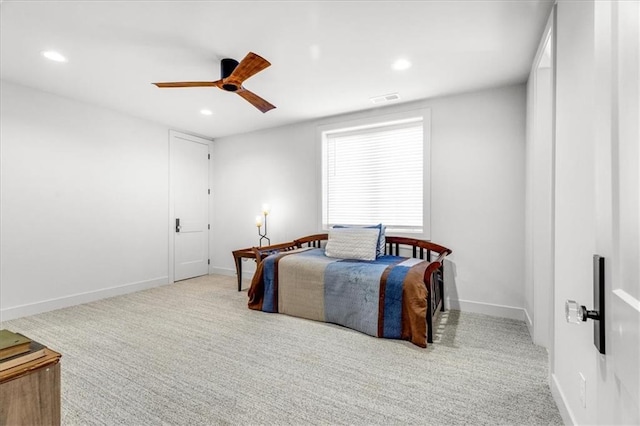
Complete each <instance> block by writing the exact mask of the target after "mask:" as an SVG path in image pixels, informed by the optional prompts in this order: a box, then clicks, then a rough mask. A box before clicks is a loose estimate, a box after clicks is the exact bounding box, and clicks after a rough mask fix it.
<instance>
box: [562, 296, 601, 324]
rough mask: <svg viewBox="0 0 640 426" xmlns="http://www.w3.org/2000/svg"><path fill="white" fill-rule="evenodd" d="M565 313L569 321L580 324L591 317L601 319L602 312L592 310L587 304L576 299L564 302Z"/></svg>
mask: <svg viewBox="0 0 640 426" xmlns="http://www.w3.org/2000/svg"><path fill="white" fill-rule="evenodd" d="M564 313H565V315H566V317H567V322H568V323H572V324H580V323H581V322H584V321H586V320H587V318H591V319H592V320H596V321H599V320H600V312H598V311H590V310H588V309H587V307H586V306H584V305H580V304H578V302H576V301H575V300H567V301H566V302H565V304H564Z"/></svg>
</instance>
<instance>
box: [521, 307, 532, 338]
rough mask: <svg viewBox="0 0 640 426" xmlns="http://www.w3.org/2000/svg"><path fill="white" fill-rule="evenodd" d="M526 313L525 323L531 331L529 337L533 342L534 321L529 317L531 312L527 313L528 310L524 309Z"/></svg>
mask: <svg viewBox="0 0 640 426" xmlns="http://www.w3.org/2000/svg"><path fill="white" fill-rule="evenodd" d="M523 311H524V322H526V323H527V329H528V330H529V336H531V340H533V321H532V320H531V317H530V316H529V311H527V310H526V309H523Z"/></svg>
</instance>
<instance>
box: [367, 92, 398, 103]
mask: <svg viewBox="0 0 640 426" xmlns="http://www.w3.org/2000/svg"><path fill="white" fill-rule="evenodd" d="M399 99H400V95H398V94H397V93H390V94H388V95H382V96H376V97H374V98H371V102H373V103H374V104H381V103H384V102H393V101H397V100H399Z"/></svg>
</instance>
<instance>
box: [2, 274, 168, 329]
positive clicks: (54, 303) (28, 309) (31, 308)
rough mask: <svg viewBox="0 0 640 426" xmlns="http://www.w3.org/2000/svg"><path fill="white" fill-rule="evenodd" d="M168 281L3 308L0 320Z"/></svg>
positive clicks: (39, 312)
mask: <svg viewBox="0 0 640 426" xmlns="http://www.w3.org/2000/svg"><path fill="white" fill-rule="evenodd" d="M168 283H169V282H168V277H166V276H164V277H157V278H152V279H150V280H145V281H138V282H134V283H128V284H122V285H117V286H114V287H109V288H103V289H100V290H94V291H87V292H84V293H76V294H72V295H69V296H63V297H58V298H55V299H49V300H43V301H40V302H35V303H29V304H26V305H19V306H13V307H10V308H5V309H3V310H0V317H1V318H2V321H8V320H12V319H15V318H21V317H26V316H29V315H36V314H41V313H43V312H48V311H54V310H56V309H62V308H68V307H70V306H75V305H81V304H83V303H89V302H94V301H96V300H101V299H107V298H109V297H114V296H120V295H122V294H128V293H134V292H136V291H140V290H146V289H148V288H153V287H159V286H161V285H166V284H168Z"/></svg>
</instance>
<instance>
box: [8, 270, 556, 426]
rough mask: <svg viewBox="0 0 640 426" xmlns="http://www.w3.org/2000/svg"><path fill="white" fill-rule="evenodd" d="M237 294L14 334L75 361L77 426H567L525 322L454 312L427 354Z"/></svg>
mask: <svg viewBox="0 0 640 426" xmlns="http://www.w3.org/2000/svg"><path fill="white" fill-rule="evenodd" d="M235 287H236V284H235V279H234V278H233V277H223V276H215V275H214V276H208V277H201V278H196V279H193V280H188V281H182V282H179V283H176V284H173V285H168V286H163V287H159V288H154V289H151V290H146V291H142V292H138V293H133V294H129V295H125V296H119V297H115V298H111V299H106V300H101V301H98V302H94V303H89V304H85V305H80V306H75V307H72V308H67V309H61V310H58V311H53V312H48V313H44V314H40V315H35V316H32V317H27V318H20V319H16V320H12V321H6V322H4V323H3V324H2V328H8V329H11V330H14V331H17V332H21V333H24V334H26V335H28V336H30V337H32V338H33V339H35V340H38V341H40V342H42V343H44V344H46V345H48V346H50V347H51V348H52V349H55V350H57V351H59V352H61V353H62V354H63V357H62V422H63V424H67V425H72V424H77V425H94V424H95V425H116V424H118V425H148V424H154V425H156V424H176V425H185V424H189V425H205V424H206V425H212V424H295V425H302V424H320V425H326V424H385V425H389V424H421V425H425V424H438V425H442V424H474V425H479V424H487V425H495V424H510V425H514V424H562V420H561V418H560V414H559V412H558V409H557V408H556V405H555V403H554V401H553V399H552V397H551V393H550V390H549V386H548V384H547V374H548V373H547V355H546V352H545V350H544V349H542V348H540V347H538V346H535V345H533V344H532V343H531V339H530V337H529V335H528V332H527V328H526V326H525V324H524V323H523V322H519V321H513V320H508V319H501V318H494V317H489V316H484V315H477V314H469V313H459V312H457V311H451V312H449V313H447V314H446V315H445V316H444V317H443V321H442V322H443V324H441V327H440V329H439V331H438V335H437V337H436V338H437V339H438V340H439V342H438V343H435V344H433V345H430V347H429V348H427V349H421V348H418V347H417V346H414V345H412V344H410V343H408V342H403V341H398V340H383V339H377V338H375V337H370V336H367V335H364V334H360V333H358V332H355V331H352V330H349V329H346V328H343V327H339V326H334V325H329V324H324V323H318V322H313V321H308V320H303V319H298V318H292V317H288V316H286V315H279V314H267V313H262V312H256V311H251V310H249V309H247V307H246V298H247V293H246V291H243V292H241V293H238V292H237V291H236V289H235ZM445 322H446V323H445Z"/></svg>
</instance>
